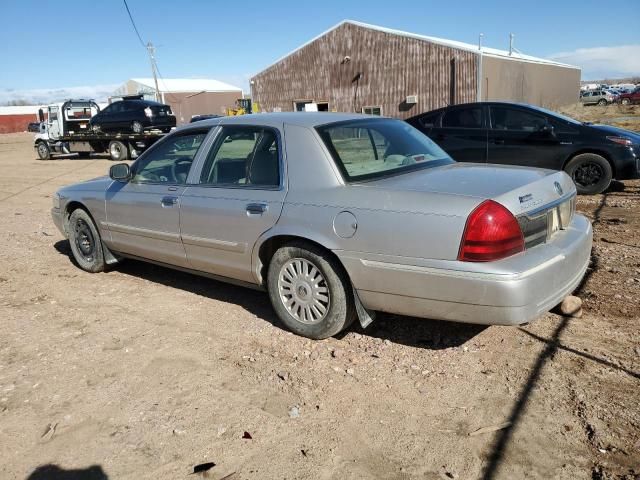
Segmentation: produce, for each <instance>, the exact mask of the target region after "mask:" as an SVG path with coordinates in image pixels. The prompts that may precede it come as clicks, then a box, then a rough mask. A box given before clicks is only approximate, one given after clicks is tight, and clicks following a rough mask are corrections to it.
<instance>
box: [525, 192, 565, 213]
mask: <svg viewBox="0 0 640 480" xmlns="http://www.w3.org/2000/svg"><path fill="white" fill-rule="evenodd" d="M575 196H576V194H575V193H571V194H569V195H565V196H564V197H560V198H558V199H557V200H554V201H553V202H550V203H546V204H544V205H543V206H541V207H538V208H536V209H535V210H531V211H530V212H525V213H522V214H520V215H518V216H519V217H529V218H531V217H535V216H536V215H537V214H539V213H542V212H544V211H545V210H551V209H552V208H554V207H557V206H558V205H560V204H562V203H564V202H566V201H567V200H571V199H572V198H573V197H575Z"/></svg>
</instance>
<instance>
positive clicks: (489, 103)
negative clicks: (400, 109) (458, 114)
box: [407, 101, 549, 120]
mask: <svg viewBox="0 0 640 480" xmlns="http://www.w3.org/2000/svg"><path fill="white" fill-rule="evenodd" d="M485 105H487V106H492V105H496V106H507V107H521V108H529V109H531V110H538V111H539V112H541V113H544V114H547V115H548V114H549V112H548V111H546V110H541V109H540V108H539V107H537V106H536V105H531V104H529V103H522V102H499V101H487V102H470V103H456V104H455V105H447V106H446V107H440V108H436V109H435V110H430V111H428V112H423V113H419V114H418V115H414V116H413V117H411V118H408V119H407V120H413V119H418V118H421V117H423V116H425V115H430V114H435V113H440V112H444V111H446V110H451V109H454V108H459V107H476V106H477V107H482V106H485Z"/></svg>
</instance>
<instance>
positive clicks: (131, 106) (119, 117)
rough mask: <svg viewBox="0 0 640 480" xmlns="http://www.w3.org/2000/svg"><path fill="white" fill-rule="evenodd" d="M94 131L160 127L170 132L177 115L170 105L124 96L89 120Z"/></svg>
mask: <svg viewBox="0 0 640 480" xmlns="http://www.w3.org/2000/svg"><path fill="white" fill-rule="evenodd" d="M89 124H90V126H91V129H92V130H93V131H94V132H100V131H102V132H131V133H142V132H143V131H145V130H151V129H158V130H162V131H163V132H168V131H169V130H171V129H172V128H173V127H175V126H176V117H175V116H174V115H173V112H172V111H171V107H170V106H169V105H164V104H162V103H158V102H153V101H151V100H142V99H139V98H128V97H124V99H123V100H120V101H117V102H113V103H112V104H110V105H109V106H107V107H106V108H105V109H104V110H101V111H100V112H98V113H97V114H96V115H94V116H93V117H91V120H90V121H89Z"/></svg>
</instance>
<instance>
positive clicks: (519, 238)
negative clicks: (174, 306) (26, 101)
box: [52, 113, 592, 339]
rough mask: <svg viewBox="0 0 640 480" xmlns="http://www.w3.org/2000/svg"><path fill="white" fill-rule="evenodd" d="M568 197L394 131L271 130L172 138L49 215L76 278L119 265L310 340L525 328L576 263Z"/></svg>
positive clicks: (255, 119) (65, 195) (218, 129)
mask: <svg viewBox="0 0 640 480" xmlns="http://www.w3.org/2000/svg"><path fill="white" fill-rule="evenodd" d="M575 195H576V190H575V187H574V184H573V182H572V181H571V179H570V178H569V177H568V176H567V175H566V174H565V173H563V172H555V171H550V170H540V169H528V168H523V167H508V166H498V165H481V164H464V163H456V162H454V161H453V160H451V158H449V157H448V156H447V154H446V153H445V152H444V151H442V150H441V149H440V148H439V147H438V146H437V145H435V144H434V143H433V142H432V141H431V140H429V139H428V138H427V137H426V136H424V135H422V134H421V133H419V132H418V131H417V130H415V129H414V128H413V127H411V126H409V125H408V124H406V123H404V122H401V121H399V120H392V119H387V118H379V117H370V116H363V115H355V114H333V113H290V114H289V113H280V114H262V115H248V116H241V117H226V118H217V119H212V120H206V121H202V122H197V123H194V124H191V125H188V126H186V127H184V128H180V129H178V130H176V131H175V132H173V133H171V134H170V135H167V136H166V137H165V138H164V139H162V140H161V141H159V142H158V143H156V144H155V145H154V146H153V147H152V148H151V149H149V150H148V151H146V152H145V153H144V154H143V155H142V156H141V157H140V158H139V159H138V160H137V161H136V162H134V163H133V164H132V165H131V166H129V165H128V164H126V163H121V164H116V165H113V166H112V167H111V169H110V175H109V177H104V178H97V179H94V180H90V181H87V182H83V183H79V184H76V185H71V186H67V187H64V188H62V189H60V190H59V191H58V192H57V193H56V195H55V196H54V206H53V210H52V215H53V220H54V222H55V223H56V225H57V226H58V228H59V229H60V231H61V232H62V233H63V234H64V235H65V236H67V237H68V238H69V241H70V245H71V250H72V252H73V256H74V258H75V260H76V262H77V264H78V265H79V266H80V267H81V268H83V269H84V270H87V271H89V272H101V271H103V270H105V269H106V268H108V267H109V266H112V265H114V264H117V263H118V262H119V261H121V260H122V259H124V258H134V259H140V260H145V261H149V262H154V263H159V264H161V265H166V266H169V267H172V268H177V269H180V270H186V271H189V272H193V273H196V274H200V275H204V276H208V277H212V278H215V279H219V280H223V281H228V282H232V283H237V284H240V285H245V286H251V287H254V288H256V287H257V288H261V289H265V290H266V291H267V292H268V294H269V296H270V299H271V302H272V304H273V308H274V310H275V311H276V313H277V315H278V317H279V318H280V319H281V320H282V322H283V323H284V324H285V325H286V326H287V327H288V328H289V329H291V330H292V331H294V332H295V333H297V334H300V335H304V336H307V337H310V338H318V339H319V338H326V337H328V336H331V335H335V334H337V333H338V332H340V331H341V330H343V329H344V328H346V327H348V326H349V324H350V323H351V322H352V321H353V320H355V319H356V318H358V319H359V320H360V321H361V322H362V323H363V324H365V325H366V324H367V323H368V322H370V321H371V319H372V317H373V316H374V314H375V312H376V311H384V312H392V313H397V314H404V315H411V316H415V317H426V318H432V319H441V320H453V321H459V322H468V323H480V324H502V325H517V324H521V323H525V322H529V321H531V320H532V319H534V318H536V317H537V316H539V315H540V314H541V313H543V312H545V311H547V310H549V309H550V308H552V307H554V306H555V305H556V304H558V303H559V302H560V301H561V300H562V298H563V297H564V296H566V295H567V294H569V293H570V292H571V291H572V290H574V289H575V288H576V287H577V285H578V284H579V283H580V281H581V279H582V277H583V275H584V273H585V270H586V268H587V265H588V263H589V258H590V251H591V241H592V230H591V224H590V223H589V221H588V220H587V219H586V218H584V217H583V216H581V215H577V214H575Z"/></svg>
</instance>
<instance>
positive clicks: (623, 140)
mask: <svg viewBox="0 0 640 480" xmlns="http://www.w3.org/2000/svg"><path fill="white" fill-rule="evenodd" d="M607 140H611V141H612V142H615V143H619V144H620V145H626V146H629V145H631V144H632V143H633V142H632V141H631V140H629V139H628V138H626V137H607Z"/></svg>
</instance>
